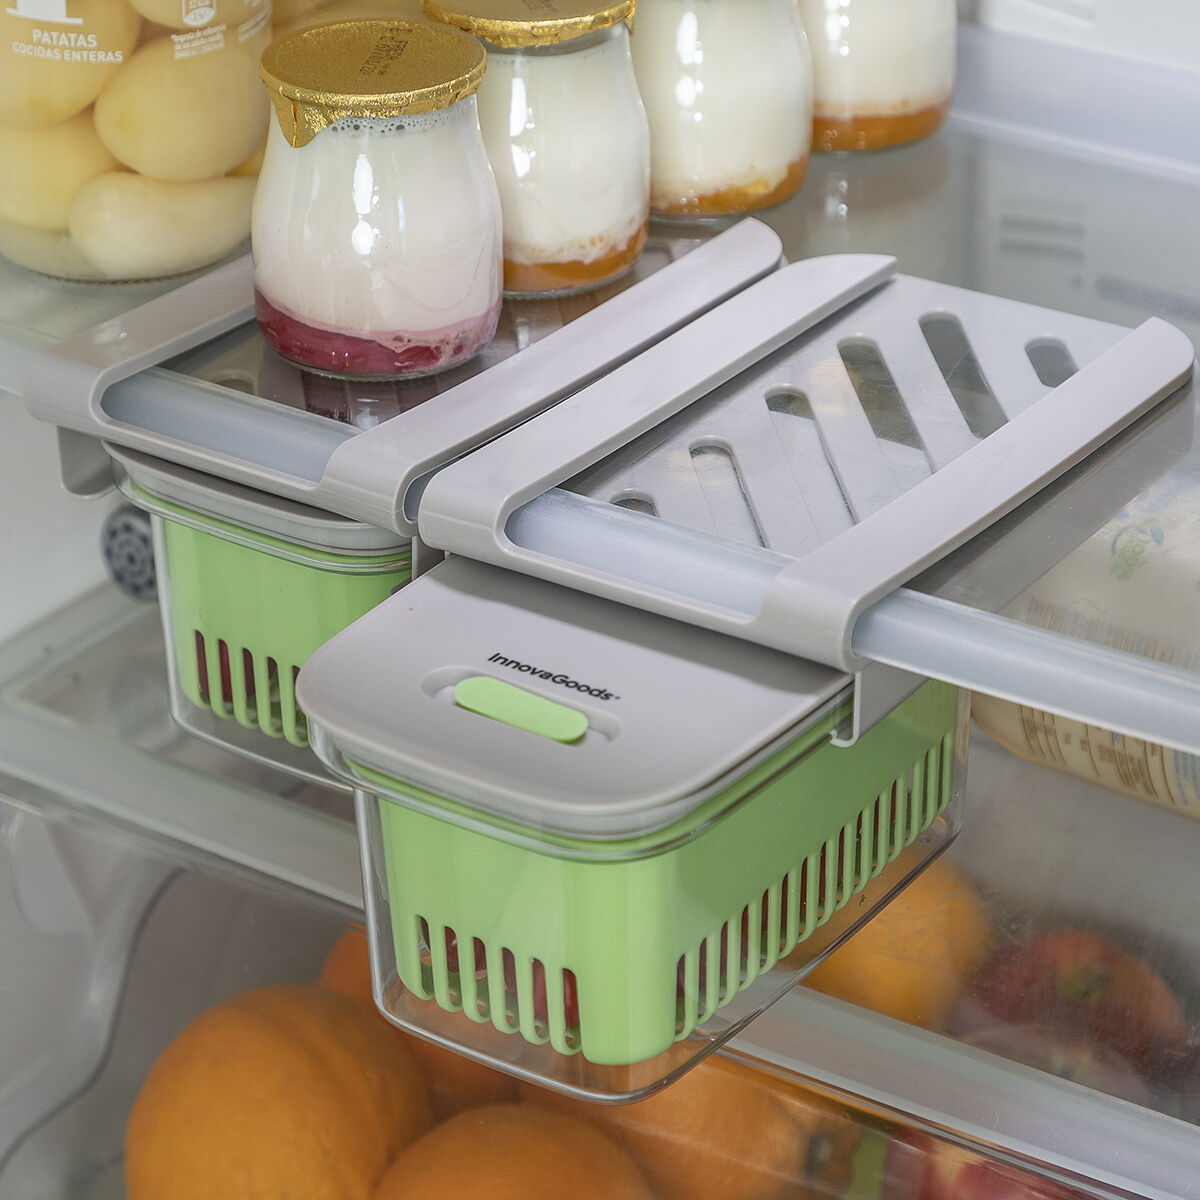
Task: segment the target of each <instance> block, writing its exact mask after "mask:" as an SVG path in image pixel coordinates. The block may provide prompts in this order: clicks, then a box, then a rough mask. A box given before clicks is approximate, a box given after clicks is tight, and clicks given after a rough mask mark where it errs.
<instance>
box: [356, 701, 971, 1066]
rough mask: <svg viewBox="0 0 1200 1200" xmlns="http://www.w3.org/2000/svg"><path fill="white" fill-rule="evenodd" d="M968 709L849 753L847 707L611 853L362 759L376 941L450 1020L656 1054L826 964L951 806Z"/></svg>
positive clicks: (884, 729) (633, 1057) (931, 711)
mask: <svg viewBox="0 0 1200 1200" xmlns="http://www.w3.org/2000/svg"><path fill="white" fill-rule="evenodd" d="M958 709H959V702H958V692H957V690H956V689H954V688H951V687H949V686H947V685H944V684H939V683H929V684H926V685H925V686H924V687H922V688H921V690H920V691H918V692H917V693H916V694H914V695H913V696H912V697H910V698H909V700H907V701H906V702H905V703H904V704H903V705H901V706H900V707H899V708H898V709H897V710H895V711H894V712H893V713H892V714H891V715H890V716H888V717H887V718H886V719H885V720H884V721H882V722H881V723H880V724H879V725H877V726H875V727H874V728H873V729H871V730H870V731H869V732H868V733H867V734H866V735H864V736H863V737H862V738H861V739H860V740H859V741H858V742H857V743H856V744H855V745H853V746H852V747H835V746H833V745H831V744H830V742H829V740H828V735H829V733H830V731H831V729H832V728H833V727H834V726H835V725H836V724H837V723H838V721H839V720H840V719H841V718H842V717H843V716H844V715H845V714H844V712H838V713H835V714H833V715H832V716H830V717H829V718H828V719H827V720H825V721H823V722H821V723H819V724H817V725H816V726H814V727H812V728H810V729H808V730H806V732H805V733H804V735H803V736H802V737H800V738H799V739H797V740H796V741H794V742H792V743H791V744H789V745H787V746H786V747H784V748H783V749H781V750H780V751H778V752H777V753H775V754H774V755H773V756H771V757H770V758H769V759H768V760H766V761H765V762H763V763H761V764H760V765H758V766H757V767H755V768H754V769H752V770H750V771H749V772H748V773H747V774H746V775H744V776H743V777H742V778H741V779H740V780H739V781H738V782H737V783H736V784H734V785H733V786H731V787H730V788H727V789H726V790H725V791H723V792H721V793H720V794H718V795H716V796H714V797H712V798H710V799H709V800H708V801H706V802H705V804H704V805H703V806H702V807H701V808H700V809H699V810H698V811H696V812H694V813H693V814H691V815H690V816H689V817H688V818H687V819H686V821H685V822H683V823H682V824H679V825H676V826H674V827H672V828H669V829H667V830H665V831H660V832H657V833H655V834H652V835H643V836H641V837H639V838H633V839H623V840H620V841H613V842H600V843H598V842H595V841H591V840H582V839H580V840H573V839H570V838H565V837H557V836H556V837H551V836H548V835H547V834H545V833H544V832H543V831H540V830H525V829H522V828H521V827H520V826H515V825H511V824H504V825H502V824H500V823H495V825H494V828H492V829H486V828H481V826H480V817H479V814H478V813H474V812H472V811H469V810H467V809H466V808H465V807H464V806H460V805H458V804H456V803H453V802H451V801H449V800H447V799H445V798H444V797H439V796H434V795H431V794H429V793H426V792H421V791H418V790H416V789H414V788H412V787H409V786H406V785H405V784H403V783H401V782H399V781H397V780H395V779H392V778H390V777H385V776H382V775H379V774H378V773H376V772H373V771H371V770H369V769H367V768H363V767H359V766H354V764H350V765H351V766H352V768H353V770H354V771H355V773H356V775H357V776H358V777H359V778H360V780H361V781H362V786H363V788H364V789H369V791H370V793H372V794H373V795H374V796H375V797H376V799H377V802H376V804H374V805H373V806H372V805H369V804H368V812H370V816H371V819H370V820H369V821H368V823H367V827H366V828H365V829H363V830H362V831H361V835H362V836H363V837H364V839H365V847H364V849H365V857H366V860H367V864H368V874H369V886H370V887H373V888H376V889H378V894H377V895H376V896H375V897H374V903H373V904H372V906H371V907H372V909H373V911H374V912H375V913H376V914H383V916H381V917H379V918H378V919H379V920H380V921H381V922H387V923H388V924H387V927H386V928H381V927H377V929H376V938H375V941H376V943H377V944H378V946H380V947H381V948H382V949H383V951H384V953H385V954H386V952H387V949H388V947H389V946H390V947H392V948H394V952H395V964H394V966H395V973H396V974H397V975H398V977H399V979H400V981H401V982H402V984H403V985H404V987H405V988H407V989H408V990H409V991H410V992H412V993H413V994H415V995H417V996H419V997H421V998H422V999H424V1000H434V1001H436V1003H437V1005H438V1006H439V1007H440V1008H442V1009H446V1010H449V1011H462V1012H464V1013H465V1014H466V1015H467V1016H468V1017H470V1018H471V1019H472V1020H473V1021H475V1022H478V1023H481V1024H482V1023H491V1024H492V1025H494V1026H495V1027H496V1028H497V1029H499V1030H501V1031H502V1032H505V1033H513V1034H520V1035H521V1037H522V1038H524V1039H525V1040H526V1041H528V1042H530V1043H533V1044H536V1045H541V1044H545V1043H549V1044H550V1045H552V1046H553V1048H554V1049H555V1050H557V1051H558V1052H559V1053H560V1054H565V1055H570V1054H576V1053H582V1055H583V1056H584V1057H585V1058H586V1059H588V1060H589V1061H590V1062H592V1063H597V1064H614V1065H616V1064H631V1063H638V1062H642V1061H644V1060H646V1059H649V1058H651V1057H653V1056H655V1055H658V1054H661V1053H663V1052H664V1051H666V1050H668V1049H669V1048H670V1047H671V1046H672V1044H673V1043H675V1042H676V1041H679V1040H681V1039H684V1038H687V1037H689V1035H691V1034H692V1033H693V1031H694V1030H696V1029H697V1027H698V1026H700V1025H703V1024H704V1022H706V1021H708V1020H709V1019H710V1018H712V1017H713V1015H714V1014H716V1013H717V1012H718V1010H720V1009H721V1008H722V1007H724V1006H726V1005H729V1004H730V1003H731V1002H732V1001H733V1000H734V999H735V998H736V997H739V996H743V995H744V994H745V993H746V991H747V989H750V988H752V987H755V986H758V987H759V988H760V991H761V992H762V994H763V996H764V1002H763V1006H764V1007H765V1005H766V1004H768V1003H770V1002H771V1001H772V1000H773V999H774V998H775V997H776V996H777V995H778V994H779V993H780V992H781V991H782V990H783V989H784V988H786V987H787V986H789V985H790V983H792V982H794V981H795V980H796V979H797V978H799V976H800V975H801V974H803V972H804V971H805V970H807V969H808V968H809V967H810V966H811V964H812V961H813V960H812V956H811V955H804V954H799V953H797V954H796V956H795V961H793V962H789V961H788V957H789V955H792V954H793V952H794V951H797V949H798V947H800V946H801V944H802V943H803V942H804V941H805V940H806V939H808V938H810V937H811V935H812V934H813V932H814V931H815V930H816V929H817V928H819V927H820V926H822V925H824V924H825V923H826V922H827V921H828V920H829V919H830V917H831V916H832V915H833V914H834V913H835V912H837V911H838V910H839V909H841V908H842V907H843V906H845V905H846V904H847V903H848V901H849V900H850V899H851V897H853V896H855V895H856V894H858V893H860V892H861V891H862V890H863V889H864V888H865V887H866V885H867V883H868V882H869V881H870V880H872V879H874V878H876V877H878V876H879V875H880V874H881V873H882V872H883V870H884V868H885V867H887V866H888V864H889V863H891V862H892V861H893V860H895V859H896V858H897V856H899V855H900V854H901V852H902V851H903V850H904V849H905V848H906V847H907V846H910V845H911V844H912V843H913V842H914V841H916V839H917V838H918V837H919V835H920V834H921V833H922V831H923V830H925V829H927V828H928V827H929V826H930V825H931V824H932V823H933V822H934V821H935V819H936V818H937V817H938V815H939V814H940V813H942V812H943V811H944V810H945V808H946V806H947V804H948V803H949V801H950V799H951V797H952V795H953V794H954V791H955V778H956V772H955V764H956V742H955V738H956V729H957V724H958ZM389 795H390V796H391V797H392V798H390V799H389V798H387V797H388V796H389ZM439 813H441V814H444V815H439ZM535 842H536V843H540V844H537V845H535ZM934 852H935V850H933V849H931V851H930V855H932V854H933V853H934ZM464 958H465V959H469V960H470V961H469V962H467V964H466V966H467V968H468V969H463V963H462V961H461V960H462V959H464ZM396 1015H397V1016H398V1019H408V1020H410V1021H411V1014H405V1016H404V1017H403V1018H400V1015H399V1014H396Z"/></svg>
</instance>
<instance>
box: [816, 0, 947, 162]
mask: <svg viewBox="0 0 1200 1200" xmlns="http://www.w3.org/2000/svg"><path fill="white" fill-rule="evenodd" d="M798 3H799V8H800V13H801V16H802V17H803V20H804V26H805V28H806V29H807V30H808V37H809V42H810V43H811V46H812V56H813V81H814V98H813V138H812V143H813V149H815V150H874V149H878V148H880V147H883V146H898V145H901V144H902V143H904V142H912V141H915V140H917V139H918V138H922V137H925V136H927V135H928V134H930V133H932V132H933V131H934V130H935V129H937V127H938V126H939V125H940V124H941V123H942V121H943V120H944V119H945V116H946V113H947V112H948V111H949V108H950V99H951V96H952V94H953V91H954V76H955V64H956V46H955V35H956V32H957V28H958V11H957V7H956V5H955V0H906V2H905V3H904V4H897V3H896V2H895V0H798Z"/></svg>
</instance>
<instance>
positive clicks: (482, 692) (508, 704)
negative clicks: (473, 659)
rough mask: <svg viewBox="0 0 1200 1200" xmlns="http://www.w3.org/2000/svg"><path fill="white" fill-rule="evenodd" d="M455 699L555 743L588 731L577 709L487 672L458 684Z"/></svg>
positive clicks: (464, 705) (576, 739)
mask: <svg viewBox="0 0 1200 1200" xmlns="http://www.w3.org/2000/svg"><path fill="white" fill-rule="evenodd" d="M454 702H455V703H456V704H457V705H458V706H459V707H460V708H466V709H470V711H471V712H476V713H479V714H480V715H481V716H484V717H491V718H492V720H493V721H503V722H504V724H505V725H512V726H514V727H515V728H517V729H524V730H525V731H526V732H527V733H536V734H537V735H538V737H544V738H549V739H550V740H551V741H554V742H577V741H579V739H580V738H581V737H583V735H584V734H585V733H587V727H588V719H587V717H586V716H585V715H584V714H583V713H581V712H580V711H579V710H578V709H575V708H568V707H567V706H566V705H565V704H557V703H555V701H553V700H547V699H546V698H545V697H544V696H537V695H535V694H534V693H533V692H527V691H526V690H525V689H524V688H519V687H515V686H514V685H513V684H511V683H505V681H504V680H503V679H493V678H492V677H491V676H490V675H473V676H471V678H470V679H464V680H463V681H462V682H461V683H459V684H457V685H456V686H455V688H454Z"/></svg>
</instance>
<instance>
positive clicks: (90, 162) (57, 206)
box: [0, 112, 117, 231]
mask: <svg viewBox="0 0 1200 1200" xmlns="http://www.w3.org/2000/svg"><path fill="white" fill-rule="evenodd" d="M0 163H2V164H3V167H4V169H3V170H0V219H2V220H5V221H16V222H17V223H18V224H20V225H28V226H30V227H31V228H33V229H45V230H51V231H53V230H64V229H66V227H67V211H68V209H69V208H70V207H71V202H72V201H73V200H74V199H75V193H76V192H78V191H79V189H80V188H81V187H83V185H84V184H85V183H87V182H88V180H90V179H94V178H95V177H96V176H97V175H99V174H101V173H102V172H104V171H111V170H112V169H113V168H114V167H115V166H116V165H117V161H116V159H115V158H113V156H112V155H111V154H110V153H109V152H108V150H106V149H105V147H104V144H103V142H101V141H100V139H99V137H97V135H96V128H95V126H94V125H93V124H92V115H91V113H87V112H83V113H79V114H78V115H77V116H74V117H68V118H67V120H65V121H60V122H59V123H58V124H57V125H46V126H44V127H42V128H40V129H12V128H7V127H5V126H0Z"/></svg>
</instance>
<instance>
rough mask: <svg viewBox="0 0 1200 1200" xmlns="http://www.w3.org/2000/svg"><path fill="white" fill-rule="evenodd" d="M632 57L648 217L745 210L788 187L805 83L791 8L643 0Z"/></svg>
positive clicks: (808, 73) (801, 155)
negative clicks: (647, 162) (646, 145)
mask: <svg viewBox="0 0 1200 1200" xmlns="http://www.w3.org/2000/svg"><path fill="white" fill-rule="evenodd" d="M633 61H634V67H635V69H636V71H637V79H638V86H639V88H640V89H641V93H642V99H643V100H644V101H645V104H646V112H647V114H648V116H649V119H650V142H651V200H650V206H651V209H652V211H653V212H654V214H655V215H656V216H662V217H682V218H689V219H694V218H705V217H720V216H729V215H732V214H736V213H744V212H750V211H753V210H755V209H761V208H766V207H767V206H769V205H772V204H778V203H780V202H782V201H784V200H786V199H787V198H788V197H789V196H791V195H792V194H793V193H794V192H795V191H796V189H797V188H799V186H800V184H801V182H802V181H803V179H804V173H805V170H806V169H807V166H808V155H809V148H810V139H811V134H812V103H813V82H812V58H811V54H810V51H809V46H808V39H807V37H806V36H805V32H804V28H803V27H802V25H801V24H800V21H799V18H798V16H797V11H796V6H795V3H794V0H642V4H641V5H640V6H639V7H638V12H637V24H636V27H635V30H634V36H633Z"/></svg>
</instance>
